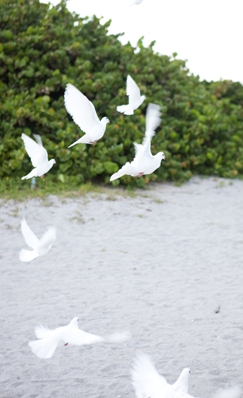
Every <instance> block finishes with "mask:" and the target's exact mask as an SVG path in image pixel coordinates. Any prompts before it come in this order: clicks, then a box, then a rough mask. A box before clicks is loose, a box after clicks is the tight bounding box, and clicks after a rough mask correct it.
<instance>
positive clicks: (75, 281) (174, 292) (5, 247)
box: [0, 178, 243, 398]
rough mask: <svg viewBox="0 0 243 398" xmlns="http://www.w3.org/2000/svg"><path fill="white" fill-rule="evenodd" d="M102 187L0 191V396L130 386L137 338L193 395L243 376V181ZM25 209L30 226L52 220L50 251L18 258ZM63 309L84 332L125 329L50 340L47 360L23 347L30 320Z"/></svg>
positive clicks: (99, 392) (90, 396) (107, 392)
mask: <svg viewBox="0 0 243 398" xmlns="http://www.w3.org/2000/svg"><path fill="white" fill-rule="evenodd" d="M109 199H114V197H113V195H112V194H111V197H109V195H108V197H106V195H97V194H96V195H94V194H89V195H88V196H86V197H81V198H80V199H65V200H64V199H57V198H55V197H51V198H48V199H47V200H45V201H43V200H41V199H33V200H28V201H26V202H21V203H14V202H13V201H9V202H2V203H1V208H0V221H1V231H0V234H1V236H0V264H1V285H0V303H1V304H0V305H1V309H0V325H1V326H0V335H1V345H0V397H1V398H10V397H11V398H13V397H14V398H15V397H41V398H48V397H52V398H53V397H58V398H59V397H60V398H62V397H64V398H76V397H79V398H117V397H121V398H128V397H129V398H132V397H134V396H135V395H134V391H133V388H132V385H131V381H130V366H131V362H132V360H133V358H134V356H135V354H136V352H137V350H140V349H141V350H144V351H145V352H147V353H148V354H150V355H151V357H152V358H153V360H154V362H155V364H156V367H157V369H158V371H159V372H161V373H163V374H164V375H165V376H166V378H167V379H168V381H169V382H173V381H174V380H175V379H176V378H177V377H178V375H179V373H180V371H181V370H182V368H183V367H186V366H189V367H190V368H191V371H192V373H191V375H190V384H189V392H190V393H191V394H192V395H195V396H200V397H201V398H209V397H210V396H212V394H213V392H215V391H216V390H217V389H218V388H219V387H226V386H229V385H234V384H236V383H237V384H238V385H240V386H241V387H242V388H243V377H242V372H243V181H229V180H222V179H214V178H207V179H200V178H193V179H192V180H191V181H190V182H188V183H186V184H184V185H183V186H181V187H175V186H173V185H172V184H160V185H150V190H146V191H139V192H137V196H136V197H135V198H131V197H122V196H121V197H116V200H109ZM24 215H25V217H26V219H27V222H28V223H29V225H30V227H31V228H32V229H33V231H35V232H36V234H37V235H38V236H41V235H42V233H43V232H44V230H45V228H46V227H47V226H49V225H54V226H56V227H57V241H56V243H55V245H54V246H53V248H52V249H51V251H50V252H49V253H48V254H47V255H46V256H43V257H40V258H38V259H36V260H35V261H33V262H31V263H27V264H25V263H20V261H19V259H18V254H19V251H20V249H21V248H23V247H26V246H25V244H24V240H23V237H22V235H21V232H20V222H21V219H22V217H23V216H24ZM219 306H220V312H219V313H215V310H216V309H217V308H218V307H219ZM74 316H78V317H79V318H80V328H81V329H84V330H86V331H88V332H91V333H96V334H100V335H107V334H109V333H112V332H114V331H119V330H130V331H131V333H132V338H131V339H130V340H129V341H128V342H126V343H123V344H120V345H112V344H97V345H93V346H83V347H74V346H67V347H64V346H63V345H61V346H60V347H58V349H57V351H56V353H55V355H54V357H53V358H52V359H50V360H40V359H38V358H37V357H35V356H34V355H33V354H32V353H31V350H30V348H29V346H28V341H30V340H34V339H35V335H34V327H35V325H36V324H37V323H39V322H41V323H44V324H47V325H48V326H49V327H50V328H55V327H57V326H61V325H66V324H67V323H69V322H70V320H71V319H72V318H73V317H74Z"/></svg>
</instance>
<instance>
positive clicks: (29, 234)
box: [21, 218, 40, 249]
mask: <svg viewBox="0 0 243 398" xmlns="http://www.w3.org/2000/svg"><path fill="white" fill-rule="evenodd" d="M21 232H22V234H23V237H24V240H25V242H26V244H27V245H28V246H29V247H31V248H32V249H36V247H37V246H38V245H39V243H40V241H39V239H38V238H37V236H36V235H35V234H34V232H33V231H31V229H30V227H29V226H28V224H27V222H26V220H25V218H23V220H22V221H21Z"/></svg>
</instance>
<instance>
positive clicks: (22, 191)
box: [0, 174, 137, 206]
mask: <svg viewBox="0 0 243 398" xmlns="http://www.w3.org/2000/svg"><path fill="white" fill-rule="evenodd" d="M88 193H92V194H93V195H94V196H95V197H96V196H99V194H105V195H106V196H107V200H116V199H115V197H116V196H123V197H136V196H137V193H135V192H134V191H132V190H131V189H124V188H113V187H106V186H103V185H96V184H91V183H87V184H78V183H77V181H75V180H74V179H73V178H72V177H70V178H67V177H65V182H61V181H59V180H58V179H57V178H55V177H53V176H52V175H49V174H47V175H45V177H44V178H38V177H37V178H36V179H35V185H34V188H31V179H29V180H24V181H22V180H21V179H20V178H9V177H5V178H2V179H0V199H2V200H10V199H13V200H16V201H22V200H25V199H29V198H42V199H43V202H44V203H46V206H50V203H49V200H47V197H48V196H49V195H56V196H60V197H62V200H64V199H65V198H78V197H80V196H85V195H87V194H88Z"/></svg>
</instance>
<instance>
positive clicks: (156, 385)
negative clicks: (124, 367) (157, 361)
mask: <svg viewBox="0 0 243 398" xmlns="http://www.w3.org/2000/svg"><path fill="white" fill-rule="evenodd" d="M189 373H190V369H189V368H185V369H183V371H182V372H181V374H180V377H179V378H178V380H177V381H176V382H175V383H174V384H168V383H167V381H166V380H165V378H164V377H163V376H161V375H159V374H158V372H157V370H156V368H155V366H154V365H153V363H152V362H151V360H150V358H149V356H148V355H146V354H144V353H141V354H138V355H137V357H136V358H135V359H134V362H133V367H132V370H131V375H132V384H133V387H134V389H135V394H136V397H137V398H194V397H193V396H192V395H189V394H188V378H189ZM240 396H241V389H240V388H239V387H237V386H236V387H233V388H229V389H227V390H219V391H218V392H217V393H216V395H214V396H213V398H240Z"/></svg>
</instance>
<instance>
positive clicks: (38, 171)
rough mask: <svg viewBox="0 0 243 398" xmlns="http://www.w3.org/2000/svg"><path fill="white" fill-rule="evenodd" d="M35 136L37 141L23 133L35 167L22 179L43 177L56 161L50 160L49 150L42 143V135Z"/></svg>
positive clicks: (26, 147)
mask: <svg viewBox="0 0 243 398" xmlns="http://www.w3.org/2000/svg"><path fill="white" fill-rule="evenodd" d="M34 137H35V139H36V141H34V140H32V138H30V137H28V135H26V134H24V133H23V134H22V135H21V138H22V140H23V141H24V146H25V149H26V152H27V153H28V155H29V157H30V160H31V163H32V165H33V167H34V169H33V170H32V171H31V172H30V173H29V174H27V175H26V176H24V177H22V180H27V179H28V178H33V177H43V176H44V174H46V173H47V172H48V171H49V170H50V169H51V168H52V166H53V165H54V164H55V163H56V161H55V159H51V160H48V154H47V150H46V149H45V148H44V147H43V145H42V140H41V137H40V136H39V135H38V134H34Z"/></svg>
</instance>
